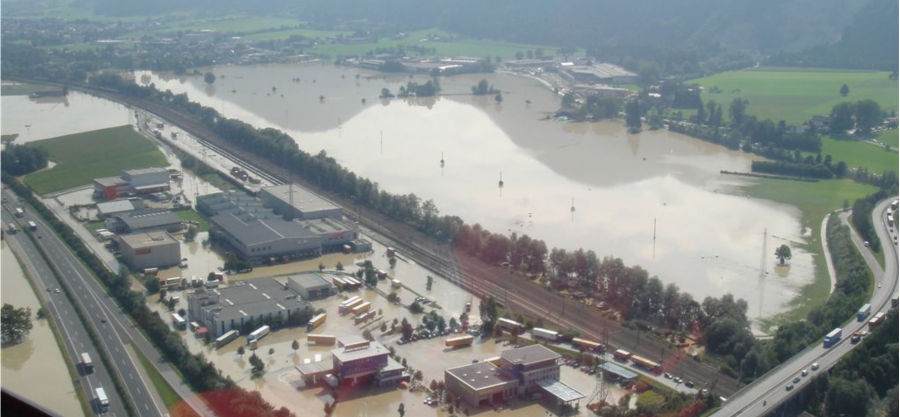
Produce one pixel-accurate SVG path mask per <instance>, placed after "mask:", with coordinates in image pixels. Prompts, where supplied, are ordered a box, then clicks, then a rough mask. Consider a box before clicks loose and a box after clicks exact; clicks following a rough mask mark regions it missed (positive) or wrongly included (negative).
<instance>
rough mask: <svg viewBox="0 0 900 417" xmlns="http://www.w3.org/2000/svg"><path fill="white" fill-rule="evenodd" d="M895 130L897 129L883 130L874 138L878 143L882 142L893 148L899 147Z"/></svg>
mask: <svg viewBox="0 0 900 417" xmlns="http://www.w3.org/2000/svg"><path fill="white" fill-rule="evenodd" d="M897 132H898V130H897V129H890V130H885V131H884V132H881V133H880V134H879V135H878V137H877V138H875V140H877V141H878V143H884V144H886V145H889V146H890V147H891V148H893V149H894V150H897V148H900V140H898V137H897Z"/></svg>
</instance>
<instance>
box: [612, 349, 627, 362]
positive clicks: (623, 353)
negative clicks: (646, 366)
mask: <svg viewBox="0 0 900 417" xmlns="http://www.w3.org/2000/svg"><path fill="white" fill-rule="evenodd" d="M613 356H614V357H615V358H616V359H618V360H620V361H627V360H629V359H631V352H629V351H627V350H622V349H618V350H616V351H615V352H613Z"/></svg>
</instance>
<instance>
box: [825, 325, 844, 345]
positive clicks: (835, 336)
mask: <svg viewBox="0 0 900 417" xmlns="http://www.w3.org/2000/svg"><path fill="white" fill-rule="evenodd" d="M841 332H842V329H841V328H840V327H838V328H836V329H834V330H832V331H831V332H829V333H828V334H827V335H825V342H824V344H823V346H825V349H828V348H830V347H832V346H834V344H835V343H837V342H838V341H839V340H841Z"/></svg>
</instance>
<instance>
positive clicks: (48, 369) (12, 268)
mask: <svg viewBox="0 0 900 417" xmlns="http://www.w3.org/2000/svg"><path fill="white" fill-rule="evenodd" d="M0 253H2V259H0V263H2V268H3V274H2V278H0V281H2V288H0V293H2V296H0V298H2V301H3V303H4V304H12V305H13V306H15V307H16V308H20V307H29V308H31V312H32V314H34V313H37V310H38V309H39V308H41V304H40V303H39V302H38V299H37V296H35V294H34V290H33V289H32V288H31V286H30V285H29V284H28V281H27V278H25V274H24V272H23V271H22V267H21V266H20V265H19V263H18V262H17V261H16V257H15V255H13V252H12V250H11V249H10V248H9V246H8V245H7V244H6V242H3V243H2V244H0ZM32 324H33V325H34V327H33V328H32V329H31V332H30V333H29V334H28V336H27V337H26V338H25V341H23V342H22V343H19V344H17V345H13V346H9V347H5V348H3V351H2V355H0V359H2V360H0V363H2V372H0V379H2V381H3V389H8V390H11V391H13V392H15V393H17V394H19V395H21V396H23V397H25V398H28V399H29V400H31V401H34V402H35V403H37V404H40V405H41V406H43V407H46V408H47V409H49V410H51V411H53V412H56V413H59V414H60V415H63V416H83V415H84V413H83V412H82V409H81V405H80V404H79V403H78V397H77V395H76V394H75V386H74V385H73V384H72V379H71V378H70V376H69V372H68V370H67V369H66V363H65V361H63V357H62V355H63V353H62V351H61V350H60V348H59V345H57V343H56V338H54V337H53V331H52V330H50V325H49V324H48V323H47V320H37V319H33V321H32Z"/></svg>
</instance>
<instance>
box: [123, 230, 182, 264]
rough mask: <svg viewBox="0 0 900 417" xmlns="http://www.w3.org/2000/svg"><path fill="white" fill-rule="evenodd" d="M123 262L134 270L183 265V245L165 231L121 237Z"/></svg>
mask: <svg viewBox="0 0 900 417" xmlns="http://www.w3.org/2000/svg"><path fill="white" fill-rule="evenodd" d="M117 239H118V242H119V250H121V251H122V260H123V261H125V264H126V265H128V266H129V267H130V268H131V269H133V270H142V269H145V268H167V267H170V266H174V265H178V264H179V263H181V245H180V244H179V243H178V241H177V240H175V239H174V238H173V237H172V235H170V234H169V233H167V232H165V231H155V232H139V233H132V234H128V235H119V236H118V237H117Z"/></svg>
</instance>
